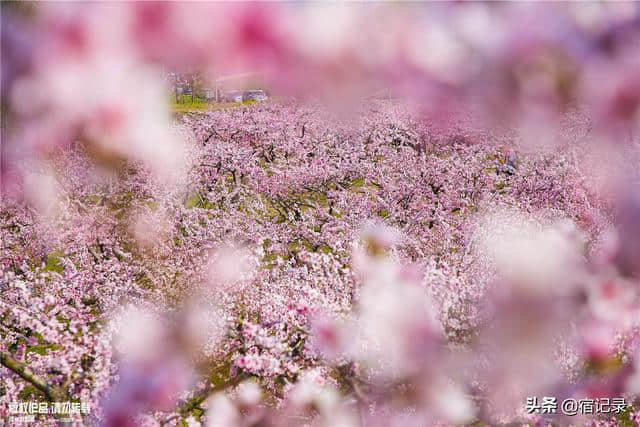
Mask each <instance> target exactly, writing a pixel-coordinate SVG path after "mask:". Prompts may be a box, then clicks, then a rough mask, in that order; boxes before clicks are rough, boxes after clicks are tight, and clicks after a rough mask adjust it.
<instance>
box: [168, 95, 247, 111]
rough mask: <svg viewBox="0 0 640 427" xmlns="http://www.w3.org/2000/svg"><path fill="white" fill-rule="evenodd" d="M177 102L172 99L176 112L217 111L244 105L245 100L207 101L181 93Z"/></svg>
mask: <svg viewBox="0 0 640 427" xmlns="http://www.w3.org/2000/svg"><path fill="white" fill-rule="evenodd" d="M178 101H179V102H176V100H175V98H174V99H172V100H171V111H172V112H174V113H193V112H198V111H215V110H221V109H224V108H234V107H239V106H241V105H244V104H246V103H243V102H207V100H205V99H202V98H198V97H197V96H194V97H192V96H191V95H180V96H179V97H178Z"/></svg>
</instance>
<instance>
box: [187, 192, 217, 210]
mask: <svg viewBox="0 0 640 427" xmlns="http://www.w3.org/2000/svg"><path fill="white" fill-rule="evenodd" d="M184 206H185V207H186V208H187V209H193V208H201V209H215V208H216V205H215V203H213V202H211V201H209V200H208V199H207V198H206V197H204V196H202V194H200V193H196V194H194V195H193V196H191V197H189V198H187V200H185V202H184Z"/></svg>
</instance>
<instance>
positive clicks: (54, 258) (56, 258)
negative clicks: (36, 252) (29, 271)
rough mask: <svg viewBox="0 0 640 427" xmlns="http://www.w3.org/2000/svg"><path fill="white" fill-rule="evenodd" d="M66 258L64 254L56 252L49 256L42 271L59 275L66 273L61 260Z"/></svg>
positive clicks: (59, 251)
mask: <svg viewBox="0 0 640 427" xmlns="http://www.w3.org/2000/svg"><path fill="white" fill-rule="evenodd" d="M63 256H64V252H63V251H61V250H56V251H53V252H51V253H50V254H49V255H47V261H46V263H45V266H44V269H42V271H43V272H44V271H53V272H55V273H58V274H62V273H64V267H63V265H62V262H61V261H60V259H61V258H62V257H63Z"/></svg>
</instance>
